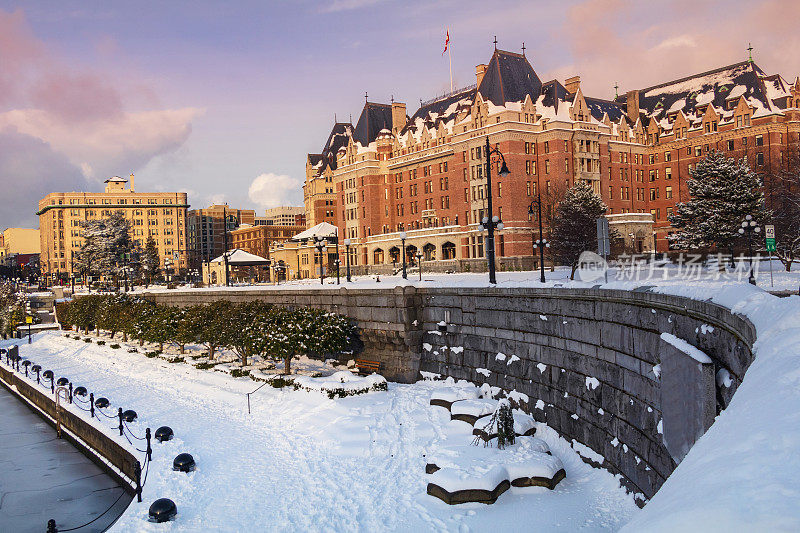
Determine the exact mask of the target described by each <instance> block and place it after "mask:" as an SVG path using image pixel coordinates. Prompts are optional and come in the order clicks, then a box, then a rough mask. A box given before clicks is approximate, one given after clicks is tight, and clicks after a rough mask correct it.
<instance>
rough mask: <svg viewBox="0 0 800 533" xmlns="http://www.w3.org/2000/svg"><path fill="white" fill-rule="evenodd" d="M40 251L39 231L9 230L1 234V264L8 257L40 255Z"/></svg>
mask: <svg viewBox="0 0 800 533" xmlns="http://www.w3.org/2000/svg"><path fill="white" fill-rule="evenodd" d="M40 250H41V245H40V243H39V230H38V229H29V228H8V229H6V230H5V231H4V232H3V233H0V263H3V262H4V261H5V259H6V257H8V256H13V255H17V254H21V255H27V254H38V253H40Z"/></svg>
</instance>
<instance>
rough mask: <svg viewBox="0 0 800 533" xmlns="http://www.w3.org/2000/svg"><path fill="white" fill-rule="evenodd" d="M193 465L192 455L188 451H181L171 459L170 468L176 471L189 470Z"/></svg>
mask: <svg viewBox="0 0 800 533" xmlns="http://www.w3.org/2000/svg"><path fill="white" fill-rule="evenodd" d="M195 466H196V464H195V462H194V457H192V454H190V453H181V454H179V455H178V456H177V457H175V459H174V460H173V461H172V469H173V470H176V471H178V472H191V471H193V470H194V469H195Z"/></svg>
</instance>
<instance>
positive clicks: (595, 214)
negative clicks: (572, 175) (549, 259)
mask: <svg viewBox="0 0 800 533" xmlns="http://www.w3.org/2000/svg"><path fill="white" fill-rule="evenodd" d="M606 209H608V208H607V207H606V204H604V203H603V200H602V199H601V198H600V196H598V195H597V194H596V193H595V192H594V190H593V189H592V187H591V186H590V185H589V184H587V183H584V182H578V183H576V184H575V185H574V186H573V187H571V188H570V189H569V190H568V191H567V192H566V193H565V194H564V198H563V199H562V200H561V203H559V204H558V206H557V207H556V214H555V216H554V217H553V222H552V227H551V230H550V242H551V243H552V244H551V246H552V247H553V251H554V253H555V255H556V257H557V258H558V259H559V260H560V261H562V262H563V263H564V264H567V265H571V266H572V273H571V275H570V279H575V270H576V269H577V268H578V258H579V257H580V255H581V252H583V251H586V250H596V249H597V219H598V218H600V217H601V216H603V214H604V213H605V212H606Z"/></svg>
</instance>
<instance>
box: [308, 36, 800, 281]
mask: <svg viewBox="0 0 800 533" xmlns="http://www.w3.org/2000/svg"><path fill="white" fill-rule="evenodd" d="M799 134H800V82H799V81H798V80H797V79H796V80H795V81H794V83H791V84H790V83H788V82H787V81H786V80H784V79H783V78H782V77H780V76H779V75H766V74H765V73H764V72H763V71H762V70H761V69H760V68H759V67H758V66H757V65H756V64H755V63H753V62H752V61H745V62H742V63H737V64H734V65H730V66H727V67H723V68H719V69H716V70H712V71H709V72H704V73H701V74H697V75H694V76H689V77H686V78H682V79H679V80H675V81H671V82H668V83H663V84H660V85H656V86H653V87H648V88H646V89H640V90H632V91H629V92H627V93H626V94H625V95H624V96H620V97H618V98H616V99H615V100H604V99H600V98H594V97H590V96H587V95H584V93H583V91H582V89H581V83H580V77H578V76H575V77H573V78H569V79H567V80H566V81H565V83H564V84H561V83H560V82H559V81H557V80H551V81H547V82H542V81H541V80H540V79H539V77H538V76H537V75H536V72H535V71H534V70H533V68H532V67H531V65H530V63H529V62H528V60H527V58H526V57H525V55H523V54H516V53H512V52H505V51H501V50H495V51H494V53H493V54H492V57H491V60H490V61H489V63H488V65H484V64H481V65H478V66H477V67H476V84H475V85H473V86H471V87H467V88H464V89H461V90H459V91H455V92H454V93H451V94H448V95H445V96H443V97H440V98H435V99H433V100H430V101H428V102H423V103H422V105H421V107H420V108H419V109H418V110H417V111H416V112H415V113H414V114H413V115H412V116H411V117H408V115H407V112H406V106H405V104H402V103H398V102H392V103H391V104H379V103H373V102H369V101H368V102H367V103H366V104H365V105H364V108H363V110H362V112H361V115H360V117H359V119H358V121H357V123H356V125H355V126H352V125H351V124H342V123H337V124H335V125H334V128H333V130H332V131H331V134H330V135H329V137H328V141H327V142H326V144H325V148H324V150H323V151H322V153H321V154H309V156H308V160H307V165H306V184H305V186H304V192H305V194H304V196H305V200H306V214H307V218H308V223H309V224H312V223H318V222H321V221H323V220H324V221H328V222H331V223H334V224H336V225H337V226H338V227H339V231H340V238H341V239H344V238H349V239H350V240H351V241H352V243H353V245H354V246H352V247H351V263H352V264H357V265H385V264H390V263H392V262H394V261H399V258H400V255H399V254H400V250H399V247H400V233H401V232H405V233H406V235H407V240H406V247H407V249H406V253H407V254H408V257H409V258H411V257H413V256H414V255H415V254H416V253H418V252H421V253H423V254H424V256H425V260H426V261H436V262H437V263H438V264H439V265H440V266H444V267H445V268H446V267H447V266H448V265H449V264H451V263H452V264H454V263H455V262H456V261H459V260H460V261H462V263H461V264H462V265H463V261H464V260H469V259H474V258H482V257H483V256H484V244H483V239H484V234H483V233H482V232H480V231H479V228H478V224H479V222H480V220H481V219H482V218H483V216H486V215H487V212H486V198H487V190H486V177H485V175H484V174H485V161H486V160H485V156H486V154H485V151H486V149H485V146H486V138H487V136H488V138H489V142H490V145H491V146H492V147H496V148H498V149H499V150H500V151H501V152H502V153H503V154H504V155H505V160H506V162H507V164H508V168H509V169H510V170H511V175H510V176H507V177H505V178H501V177H499V176H498V175H497V170H498V167H499V161H493V170H492V195H493V204H494V205H493V207H494V213H493V214H494V215H498V216H500V218H501V219H502V221H503V223H504V225H505V229H504V230H503V231H501V232H500V233H499V235H498V237H497V239H496V246H497V250H496V253H497V257H498V261H499V262H500V263H501V264H503V263H504V264H505V265H506V267H509V268H513V267H514V266H515V265H516V266H520V265H522V264H523V263H524V262H525V261H527V265H530V264H531V263H532V261H533V260H532V258H531V256H532V251H533V250H532V246H531V239H532V238H533V237H538V235H535V234H534V233H533V232H534V228H538V222H537V221H536V220H535V217H529V216H528V208H529V206H530V205H531V202H532V201H533V200H534V199H535V198H536V197H537V194H538V193H539V192H541V193H542V196H543V203H545V204H546V205H545V212H546V213H547V212H548V211H549V210H551V209H552V208H553V205H554V203H555V202H557V199H558V197H559V194H560V191H563V190H565V189H566V188H568V187H570V186H572V185H573V184H574V183H575V182H576V181H579V180H580V181H585V182H587V183H589V184H590V185H591V186H592V187H593V188H594V190H595V191H596V192H597V193H599V194H600V195H601V196H602V198H603V200H604V201H605V202H606V204H607V205H608V206H609V214H611V215H623V214H629V213H650V214H651V215H652V218H653V226H652V230H650V229H649V228H648V232H652V233H654V235H646V236H644V237H646V238H647V239H648V240H649V241H650V242H652V240H653V237H654V238H655V243H656V244H655V245H656V248H657V249H658V250H659V251H665V250H666V249H667V241H666V236H667V234H668V232H669V231H670V226H669V222H668V220H667V216H668V215H669V213H670V212H671V211H672V209H674V206H675V204H676V203H678V202H680V201H685V200H686V199H687V197H688V190H687V187H686V180H687V179H688V177H689V171H690V169H691V168H692V167H693V166H694V165H696V164H697V162H698V161H699V160H700V159H701V158H703V157H704V156H705V155H706V153H707V152H708V151H709V150H711V149H716V150H722V151H723V152H725V153H726V154H729V155H731V156H733V157H737V158H742V157H744V158H747V161H748V163H749V164H750V165H751V167H752V168H754V169H755V170H757V171H759V172H764V173H768V172H770V171H775V170H777V169H778V168H785V167H786V165H788V164H789V163H788V161H789V157H788V154H789V152H790V150H791V151H796V150H797V147H798V145H800V137H799ZM768 186H769V183H767V187H768ZM532 218H533V219H532ZM613 218H614V217H613V216H612V219H613ZM628 218H630V217H628ZM640 218H641V217H640ZM613 223H614V222H613V220H612V224H613ZM640 233H641V232H640ZM626 235H630V238H631V239H639V240H640V242H639V249H641V239H642V238H643V237H642V235H638V236H634V234H633V233H626ZM626 238H627V237H626ZM633 248H634V249H635V247H633ZM476 263H479V262H476Z"/></svg>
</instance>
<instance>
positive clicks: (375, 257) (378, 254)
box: [372, 248, 383, 265]
mask: <svg viewBox="0 0 800 533" xmlns="http://www.w3.org/2000/svg"><path fill="white" fill-rule="evenodd" d="M372 264H374V265H382V264H383V250H382V249H380V248H375V250H373V252H372Z"/></svg>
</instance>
